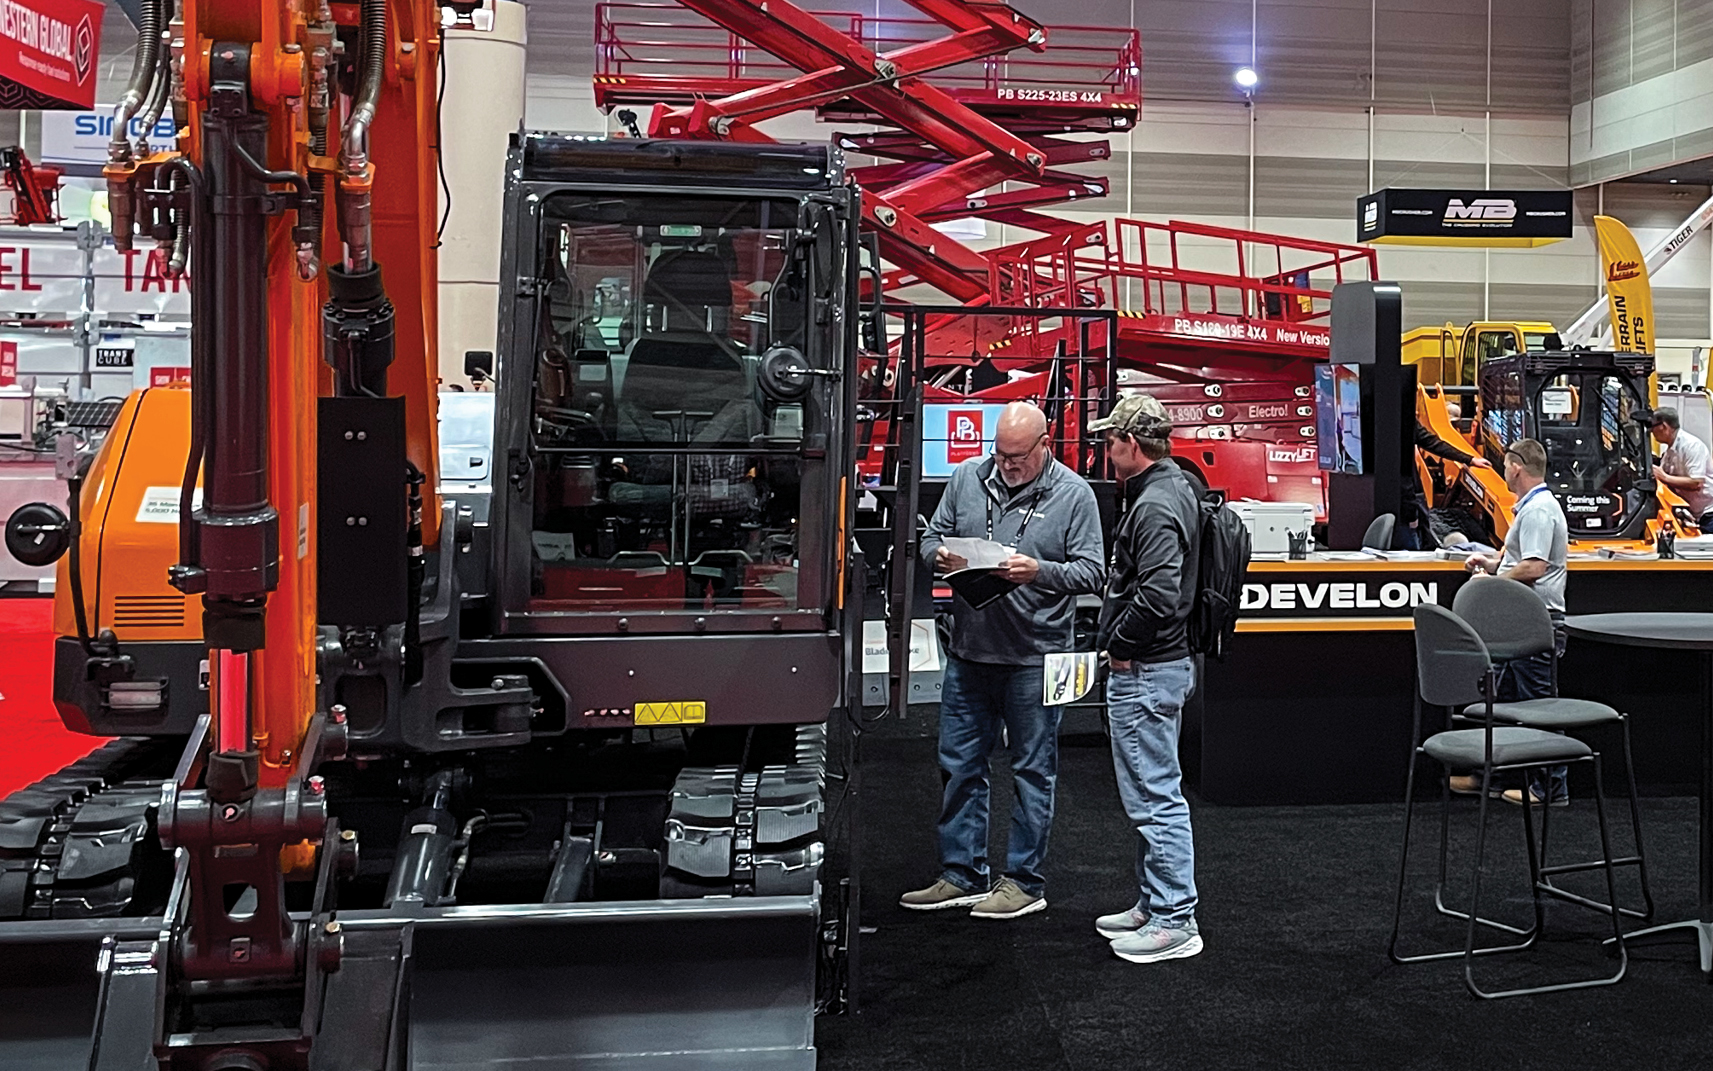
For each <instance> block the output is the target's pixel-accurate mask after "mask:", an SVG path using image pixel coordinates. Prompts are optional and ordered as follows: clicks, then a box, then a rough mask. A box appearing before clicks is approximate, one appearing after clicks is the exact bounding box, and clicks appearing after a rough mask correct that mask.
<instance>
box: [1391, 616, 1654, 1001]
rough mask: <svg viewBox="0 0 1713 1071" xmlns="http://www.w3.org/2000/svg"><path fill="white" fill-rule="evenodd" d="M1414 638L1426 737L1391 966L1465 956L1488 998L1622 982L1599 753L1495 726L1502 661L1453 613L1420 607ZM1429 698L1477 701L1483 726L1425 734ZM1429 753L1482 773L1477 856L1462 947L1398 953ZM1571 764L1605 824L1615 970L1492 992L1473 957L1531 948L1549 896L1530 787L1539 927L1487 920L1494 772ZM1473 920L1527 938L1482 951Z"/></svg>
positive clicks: (1625, 961)
mask: <svg viewBox="0 0 1713 1071" xmlns="http://www.w3.org/2000/svg"><path fill="white" fill-rule="evenodd" d="M1415 640H1416V674H1417V687H1416V703H1415V718H1414V727H1413V729H1412V731H1411V741H1412V742H1414V741H1418V740H1420V741H1421V743H1420V744H1419V746H1417V747H1415V749H1414V750H1413V751H1412V753H1411V756H1410V771H1409V777H1408V778H1407V781H1406V785H1407V787H1406V789H1405V796H1404V844H1403V852H1402V857H1401V858H1400V860H1399V862H1398V895H1397V901H1396V903H1395V905H1394V908H1393V914H1392V936H1391V940H1390V941H1389V942H1388V943H1387V946H1386V952H1387V955H1389V956H1390V957H1391V958H1392V961H1393V962H1394V963H1424V962H1429V961H1433V960H1445V959H1453V958H1458V957H1461V958H1462V959H1463V979H1464V983H1465V984H1466V985H1467V986H1468V987H1469V991H1470V992H1471V993H1473V994H1474V995H1475V996H1477V997H1481V998H1483V999H1489V1000H1491V999H1496V998H1500V997H1515V996H1524V995H1527V994H1534V993H1552V992H1557V991H1560V990H1566V989H1587V988H1590V987H1593V986H1603V985H1613V984H1615V983H1617V982H1619V981H1621V980H1622V979H1623V977H1624V972H1625V971H1626V970H1628V968H1629V953H1628V952H1627V951H1626V950H1625V948H1624V935H1623V930H1622V926H1621V922H1620V918H1619V915H1618V911H1617V908H1616V907H1615V906H1610V905H1615V904H1616V903H1617V900H1618V896H1617V890H1616V887H1615V885H1614V882H1613V877H1612V865H1611V862H1610V860H1611V858H1612V851H1611V847H1610V844H1609V842H1608V838H1607V835H1606V797H1605V793H1604V791H1603V790H1602V789H1601V788H1600V756H1599V754H1598V753H1597V752H1595V751H1594V750H1593V749H1592V748H1590V747H1589V746H1588V745H1587V744H1585V743H1583V742H1582V741H1580V740H1577V739H1575V738H1574V737H1569V736H1560V735H1558V734H1557V733H1548V732H1542V731H1541V730H1539V729H1525V728H1523V727H1521V726H1511V725H1507V726H1495V725H1494V719H1493V699H1494V692H1495V690H1496V688H1497V684H1498V671H1497V668H1496V667H1495V665H1494V663H1493V659H1492V658H1491V657H1490V656H1489V655H1488V652H1487V645H1486V644H1484V643H1482V642H1481V637H1480V636H1479V635H1477V634H1476V632H1475V630H1474V629H1473V628H1471V627H1470V626H1469V624H1468V623H1467V622H1466V621H1464V620H1463V619H1462V618H1460V617H1458V616H1457V615H1456V614H1454V613H1452V612H1451V611H1450V610H1447V609H1445V608H1444V607H1442V606H1436V605H1431V604H1430V605H1426V606H1418V607H1417V608H1416V611H1415ZM1424 703H1425V704H1428V705H1430V706H1436V707H1445V708H1449V709H1451V710H1462V709H1464V708H1466V707H1468V706H1469V705H1470V704H1472V703H1480V704H1482V706H1483V708H1484V716H1483V718H1482V726H1481V728H1479V729H1452V730H1448V731H1446V732H1440V733H1435V734H1433V735H1432V736H1430V737H1428V738H1427V739H1426V740H1422V738H1421V726H1422V713H1421V710H1422V705H1423V704H1424ZM1424 755H1425V756H1427V757H1428V758H1430V759H1433V760H1434V761H1436V762H1438V763H1440V764H1441V766H1443V767H1444V768H1445V769H1446V771H1447V772H1450V771H1457V772H1469V771H1476V772H1479V773H1480V775H1481V790H1482V791H1481V802H1480V825H1479V826H1478V827H1477V828H1476V832H1475V861H1474V864H1473V866H1472V867H1471V870H1470V882H1471V884H1470V893H1469V911H1468V912H1467V914H1463V915H1461V916H1460V917H1461V918H1464V919H1466V920H1467V926H1466V928H1465V931H1464V943H1463V947H1462V948H1461V949H1457V950H1453V951H1445V952H1429V953H1423V954H1419V955H1411V956H1404V955H1400V954H1399V953H1398V932H1399V929H1400V926H1401V924H1402V921H1403V914H1404V882H1405V879H1406V877H1407V876H1408V872H1409V861H1410V827H1411V824H1412V822H1413V820H1414V818H1415V788H1416V767H1417V765H1418V764H1419V761H1420V759H1421V758H1422V756H1424ZM1570 762H1591V763H1593V764H1594V782H1595V788H1594V805H1595V812H1596V814H1597V815H1598V817H1599V821H1600V844H1601V849H1602V853H1603V859H1604V860H1605V862H1604V864H1603V867H1602V869H1604V870H1605V872H1606V888H1607V895H1608V896H1609V897H1610V901H1609V905H1608V906H1606V907H1605V908H1604V910H1605V911H1606V912H1607V914H1609V915H1610V916H1611V919H1612V941H1613V943H1614V944H1616V946H1617V951H1618V969H1617V971H1616V972H1615V973H1613V974H1611V975H1604V976H1601V977H1597V978H1585V979H1579V980H1576V981H1571V982H1559V983H1556V984H1553V985H1543V986H1530V987H1524V988H1517V989H1505V990H1499V991H1497V992H1489V991H1487V990H1484V989H1482V988H1481V987H1480V985H1479V984H1477V983H1476V981H1475V959H1476V957H1477V956H1492V955H1499V954H1503V953H1507V952H1521V951H1524V950H1525V949H1528V948H1531V947H1533V946H1534V944H1535V942H1536V940H1537V939H1539V937H1540V933H1541V930H1542V928H1543V927H1544V925H1545V923H1546V901H1545V899H1544V898H1543V893H1545V892H1546V882H1545V880H1544V878H1543V876H1542V874H1541V871H1540V860H1539V858H1538V857H1537V856H1536V853H1535V837H1534V813H1533V812H1534V807H1533V805H1532V803H1530V801H1529V796H1528V794H1527V793H1524V795H1523V806H1522V808H1521V810H1522V813H1523V834H1524V841H1525V843H1526V844H1527V846H1528V858H1529V889H1530V894H1531V898H1532V899H1533V901H1534V910H1535V918H1534V924H1533V925H1532V926H1529V927H1528V928H1526V929H1518V928H1516V927H1509V926H1504V925H1502V924H1498V923H1493V922H1490V921H1489V920H1486V919H1483V918H1481V916H1480V906H1481V870H1482V863H1483V862H1484V860H1485V853H1486V848H1487V806H1488V803H1489V802H1490V797H1489V795H1488V789H1489V788H1490V787H1491V786H1492V783H1493V776H1494V774H1497V773H1501V772H1503V771H1506V770H1524V769H1529V768H1532V767H1538V766H1550V765H1556V764H1558V763H1570ZM1441 799H1442V806H1443V808H1444V809H1443V810H1442V813H1441V823H1440V830H1441V834H1440V835H1441V839H1440V874H1441V880H1442V883H1443V878H1444V873H1445V852H1446V845H1445V838H1446V832H1447V829H1446V826H1447V822H1448V816H1449V813H1450V805H1449V795H1448V794H1447V793H1445V791H1444V790H1443V789H1442V792H1441ZM1436 899H1437V893H1436ZM1477 925H1482V926H1489V927H1493V928H1497V929H1501V930H1504V931H1507V932H1510V933H1512V934H1515V935H1519V936H1521V937H1522V940H1521V941H1518V942H1516V943H1514V944H1508V945H1492V946H1487V947H1483V948H1477V947H1476V946H1475V928H1476V926H1477Z"/></svg>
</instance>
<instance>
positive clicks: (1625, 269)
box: [1594, 216, 1654, 353]
mask: <svg viewBox="0 0 1713 1071" xmlns="http://www.w3.org/2000/svg"><path fill="white" fill-rule="evenodd" d="M1594 233H1595V235H1596V237H1597V238H1598V239H1599V242H1600V274H1601V276H1602V277H1603V278H1604V279H1605V280H1606V304H1607V305H1608V306H1609V307H1610V309H1611V312H1612V348H1613V349H1615V350H1617V351H1619V352H1620V353H1652V352H1653V351H1654V294H1653V287H1652V286H1650V285H1648V267H1647V264H1646V262H1644V261H1643V260H1642V251H1641V249H1639V248H1637V246H1636V238H1635V236H1634V235H1632V234H1631V233H1630V228H1628V227H1626V226H1624V225H1623V224H1622V223H1620V222H1619V221H1617V220H1615V219H1613V218H1612V217H1611V216H1595V217H1594Z"/></svg>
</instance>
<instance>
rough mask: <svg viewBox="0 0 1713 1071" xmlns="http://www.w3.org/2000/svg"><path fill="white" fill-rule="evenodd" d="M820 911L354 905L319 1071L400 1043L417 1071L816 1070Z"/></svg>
mask: <svg viewBox="0 0 1713 1071" xmlns="http://www.w3.org/2000/svg"><path fill="white" fill-rule="evenodd" d="M818 918H819V911H818V904H817V901H816V898H815V897H784V896H781V897H757V898H748V899H739V898H732V899H708V900H659V901H647V902H635V903H620V904H558V905H533V906H531V905H510V906H504V907H473V908H447V909H443V910H440V911H436V912H431V913H430V914H427V915H425V916H424V917H422V918H420V919H416V920H411V921H404V922H401V921H400V920H399V918H398V917H397V916H396V915H391V914H383V913H380V912H374V913H364V912H357V913H349V914H346V915H344V916H342V925H343V926H344V927H345V930H346V934H347V938H346V941H347V943H346V959H345V962H344V963H343V965H342V966H341V969H340V972H339V974H338V975H335V976H333V977H331V978H330V979H329V983H328V994H327V995H328V999H327V1002H326V1006H327V1008H328V1016H327V1020H326V1022H325V1023H324V1025H323V1028H322V1035H323V1038H324V1043H323V1044H321V1045H319V1046H318V1048H317V1053H316V1055H317V1063H316V1064H314V1065H313V1066H316V1067H324V1068H327V1069H329V1071H332V1069H335V1068H339V1069H344V1068H347V1067H349V1068H359V1067H367V1066H381V1065H380V1064H373V1065H371V1064H366V1063H363V1062H361V1061H360V1060H346V1059H344V1058H343V1057H344V1056H345V1055H346V1054H349V1055H350V1056H353V1057H355V1056H361V1055H364V1053H365V1052H366V1053H368V1054H374V1053H376V1052H377V1051H378V1052H386V1051H387V1046H388V1045H389V1044H390V1045H392V1046H394V1047H395V1049H394V1051H395V1052H396V1051H397V1048H398V1047H402V1048H404V1049H405V1050H406V1051H407V1052H408V1061H406V1062H401V1063H400V1064H398V1065H397V1066H399V1067H401V1068H412V1069H422V1071H430V1069H432V1071H478V1069H484V1071H485V1069H498V1068H519V1069H521V1068H529V1069H530V1071H549V1069H558V1068H566V1069H570V1068H576V1069H578V1071H583V1069H591V1071H593V1069H602V1071H605V1069H612V1071H620V1069H625V1071H629V1069H633V1068H634V1069H638V1071H641V1069H647V1071H678V1069H688V1068H721V1067H729V1068H734V1069H736V1068H755V1069H769V1071H771V1069H779V1071H787V1069H790V1071H796V1069H803V1071H809V1069H812V1068H813V1067H814V1066H815V1049H814V1022H813V1020H814V1000H815V958H816V957H815V952H814V949H815V948H816V944H817V942H816V932H817V929H818V925H819V923H818ZM392 1009H399V1010H402V1011H403V1013H404V1014H403V1015H402V1016H399V1015H397V1014H396V1013H395V1012H394V1011H393V1010H392ZM387 1023H390V1024H391V1033H392V1035H393V1036H392V1038H391V1039H390V1040H389V1039H388V1038H387V1037H384V1036H382V1025H383V1024H387ZM359 1048H361V1049H362V1050H364V1052H359V1051H355V1050H358V1049H359ZM388 1066H392V1065H388Z"/></svg>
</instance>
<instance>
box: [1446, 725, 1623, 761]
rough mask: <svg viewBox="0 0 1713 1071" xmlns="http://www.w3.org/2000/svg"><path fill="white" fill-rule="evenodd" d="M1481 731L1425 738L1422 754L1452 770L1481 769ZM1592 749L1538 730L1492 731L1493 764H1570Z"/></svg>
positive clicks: (1483, 754)
mask: <svg viewBox="0 0 1713 1071" xmlns="http://www.w3.org/2000/svg"><path fill="white" fill-rule="evenodd" d="M1484 733H1485V730H1482V729H1453V730H1452V731H1450V732H1448V733H1435V734H1433V735H1432V736H1430V737H1428V738H1427V743H1425V744H1423V745H1422V750H1424V751H1426V752H1427V753H1428V757H1429V758H1433V759H1437V760H1438V761H1440V762H1443V763H1444V764H1445V765H1447V766H1449V767H1451V768H1452V769H1454V770H1476V769H1480V767H1481V765H1482V763H1484V762H1485V761H1486V755H1487V742H1486V739H1485V738H1484ZM1593 753H1594V752H1593V749H1591V748H1590V747H1589V746H1588V745H1587V744H1584V743H1583V742H1582V741H1580V740H1578V739H1576V738H1575V737H1571V736H1560V735H1558V734H1557V733H1546V732H1542V731H1540V730H1539V729H1523V728H1516V727H1511V726H1504V727H1499V728H1495V729H1494V730H1493V764H1494V765H1495V766H1513V765H1517V764H1521V763H1536V762H1539V763H1547V762H1569V761H1571V760H1572V759H1585V758H1587V757H1588V756H1590V755H1592V754H1593Z"/></svg>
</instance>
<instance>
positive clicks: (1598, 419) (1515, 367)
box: [1478, 350, 1660, 541]
mask: <svg viewBox="0 0 1713 1071" xmlns="http://www.w3.org/2000/svg"><path fill="white" fill-rule="evenodd" d="M1652 374H1653V358H1652V356H1650V355H1647V354H1630V353H1609V352H1595V351H1586V350H1573V351H1569V352H1541V353H1520V354H1508V355H1505V356H1502V357H1497V358H1491V359H1488V360H1487V361H1485V362H1484V363H1483V365H1482V369H1481V384H1480V411H1479V417H1478V419H1479V421H1480V428H1479V434H1478V439H1479V444H1480V448H1481V450H1482V452H1483V453H1484V454H1485V455H1486V457H1487V459H1488V460H1489V461H1491V462H1492V463H1493V464H1494V466H1495V467H1498V466H1500V465H1502V464H1503V458H1504V450H1505V445H1506V444H1508V443H1511V442H1515V441H1516V440H1517V439H1520V438H1531V439H1537V440H1539V441H1540V443H1541V444H1542V445H1543V446H1545V447H1546V455H1547V474H1546V479H1547V485H1548V486H1549V487H1551V488H1552V490H1553V493H1554V494H1556V495H1557V496H1558V499H1559V502H1560V504H1562V505H1563V507H1564V512H1565V516H1566V518H1567V519H1568V520H1569V523H1570V538H1571V539H1573V540H1580V541H1587V540H1634V539H1642V538H1645V536H1646V533H1647V528H1648V521H1650V520H1652V519H1654V518H1655V517H1656V516H1657V515H1658V514H1659V509H1660V503H1659V499H1658V497H1657V494H1656V491H1657V486H1656V483H1655V481H1654V478H1653V475H1652V472H1653V469H1652V462H1651V456H1650V450H1649V437H1648V425H1649V422H1650V421H1651V419H1652V410H1651V408H1650V406H1649V404H1648V382H1649V377H1650V376H1651V375H1652Z"/></svg>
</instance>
